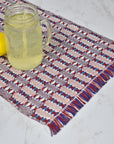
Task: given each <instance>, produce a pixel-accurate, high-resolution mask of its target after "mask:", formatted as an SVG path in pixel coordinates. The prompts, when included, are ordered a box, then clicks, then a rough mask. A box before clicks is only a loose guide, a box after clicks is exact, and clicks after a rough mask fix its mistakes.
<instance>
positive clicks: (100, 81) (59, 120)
mask: <svg viewBox="0 0 114 144" xmlns="http://www.w3.org/2000/svg"><path fill="white" fill-rule="evenodd" d="M113 76H114V63H113V64H112V65H110V66H109V67H108V68H107V69H106V70H105V71H104V72H103V73H101V74H100V75H99V76H98V77H97V78H96V79H95V80H94V81H93V82H92V83H90V84H89V86H88V87H87V88H86V89H85V90H84V91H83V92H82V93H81V94H80V95H79V97H77V98H75V99H74V100H73V101H72V102H71V104H70V105H68V106H67V108H66V109H65V110H64V111H63V112H62V113H61V114H60V115H59V116H57V117H56V118H55V119H54V120H53V121H52V122H51V123H49V124H48V127H49V128H50V131H51V135H52V136H53V135H55V134H57V133H58V132H59V131H60V130H61V128H62V127H63V126H64V125H66V124H67V123H68V122H69V121H70V119H72V118H73V117H74V116H75V115H76V113H77V112H78V111H79V110H80V109H81V108H82V107H83V106H84V105H85V104H86V102H88V101H89V100H90V98H91V97H92V96H93V94H96V93H97V92H98V91H99V90H100V89H101V87H103V86H104V85H105V84H106V83H107V81H108V80H109V79H110V78H111V77H113ZM81 99H82V100H84V101H85V102H84V101H82V100H81Z"/></svg>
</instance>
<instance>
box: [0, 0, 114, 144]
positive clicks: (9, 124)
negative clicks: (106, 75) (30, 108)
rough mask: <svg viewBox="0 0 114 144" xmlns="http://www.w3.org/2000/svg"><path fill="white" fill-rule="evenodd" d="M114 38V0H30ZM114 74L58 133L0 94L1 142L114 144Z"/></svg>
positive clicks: (1, 143) (5, 143) (20, 143)
mask: <svg viewBox="0 0 114 144" xmlns="http://www.w3.org/2000/svg"><path fill="white" fill-rule="evenodd" d="M29 1H31V2H33V3H34V4H36V5H38V6H40V7H41V8H44V9H47V10H49V11H52V12H54V13H55V14H57V15H60V16H62V17H65V18H67V19H69V20H71V21H73V22H75V23H77V24H79V25H82V26H85V27H87V28H89V29H91V30H93V31H95V32H97V33H99V34H101V35H104V36H106V37H108V38H110V39H113V40H114V28H113V25H114V1H113V0H108V2H107V0H86V1H85V0H80V1H79V0H70V1H68V0H64V1H63V0H41V1H40V0H39V1H38V0H29ZM113 89H114V78H113V79H111V80H109V81H108V83H107V84H106V85H105V86H104V87H103V88H102V89H101V90H100V91H99V92H98V93H97V94H96V95H95V96H94V97H93V98H92V99H91V100H90V101H89V103H87V104H86V105H85V106H84V107H83V108H82V109H81V110H80V112H79V113H78V114H77V115H76V116H75V117H74V118H73V119H72V120H71V121H70V122H69V123H68V124H67V125H66V126H65V127H64V128H63V129H62V130H61V131H60V132H59V133H58V134H57V135H55V136H53V137H51V135H50V131H49V129H48V127H46V126H43V125H41V124H40V123H38V122H36V121H34V120H32V119H30V118H28V117H26V116H25V115H23V114H21V113H20V112H18V111H17V110H16V109H15V108H14V107H13V106H12V105H11V104H9V103H8V102H6V101H5V100H4V99H3V98H1V97H0V144H15V143H16V144H46V143H47V144H69V143H71V144H108V143H109V144H113V143H114V104H113V103H114V96H113V95H114V94H113V93H114V90H113Z"/></svg>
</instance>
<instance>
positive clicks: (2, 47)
mask: <svg viewBox="0 0 114 144" xmlns="http://www.w3.org/2000/svg"><path fill="white" fill-rule="evenodd" d="M5 54H6V42H5V34H4V33H2V32H0V56H3V55H5Z"/></svg>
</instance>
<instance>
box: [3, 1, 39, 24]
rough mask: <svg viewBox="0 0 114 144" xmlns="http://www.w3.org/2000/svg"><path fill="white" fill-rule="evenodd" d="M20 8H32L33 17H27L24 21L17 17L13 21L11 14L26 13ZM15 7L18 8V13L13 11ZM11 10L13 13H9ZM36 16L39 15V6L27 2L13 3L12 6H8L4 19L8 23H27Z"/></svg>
mask: <svg viewBox="0 0 114 144" xmlns="http://www.w3.org/2000/svg"><path fill="white" fill-rule="evenodd" d="M19 8H21V9H22V8H23V10H25V9H27V8H28V10H30V9H32V10H33V12H34V13H33V14H32V15H33V17H29V18H25V19H24V21H22V19H18V20H17V19H16V20H13V21H11V20H10V17H11V16H13V15H15V14H22V13H24V12H22V11H21V12H19V11H20V9H19ZM15 9H17V11H16V13H13V12H14V10H15ZM10 12H11V14H12V15H9V13H10ZM36 16H38V10H37V8H36V7H35V6H34V5H32V4H25V3H16V4H12V5H10V6H8V7H7V8H6V10H5V17H4V20H5V21H7V22H8V23H22V22H23V23H24V24H25V23H28V22H30V21H32V20H33V19H34V17H36Z"/></svg>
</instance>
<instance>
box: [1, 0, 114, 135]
mask: <svg viewBox="0 0 114 144" xmlns="http://www.w3.org/2000/svg"><path fill="white" fill-rule="evenodd" d="M20 1H21V2H24V3H26V1H23V0H18V1H17V0H1V1H0V31H3V27H4V11H5V8H6V7H7V6H9V5H11V4H12V3H16V2H20ZM37 8H38V11H39V15H40V17H41V18H47V19H48V20H49V21H50V23H51V26H52V38H51V42H50V44H49V46H48V47H46V48H44V58H43V61H42V63H41V65H39V66H38V67H36V68H35V69H33V70H30V71H19V70H16V69H15V68H13V67H12V66H11V65H10V64H9V62H8V60H7V57H6V56H3V57H0V96H2V97H3V98H4V99H6V100H7V101H8V102H10V103H11V104H12V105H14V106H15V107H16V108H17V109H18V110H19V111H20V112H22V113H23V114H25V115H27V116H29V117H30V118H32V119H34V120H36V121H38V122H40V123H41V124H44V125H47V126H48V127H49V128H50V130H51V134H52V135H54V134H57V133H58V132H59V131H60V130H61V128H62V127H64V125H66V124H67V123H68V122H69V121H70V119H72V118H73V117H74V116H75V115H76V113H77V112H78V111H79V110H80V109H81V108H82V107H83V106H84V105H85V104H86V103H87V102H88V101H89V100H90V99H91V97H92V96H93V95H94V94H96V93H97V92H98V91H99V89H101V87H102V86H103V85H104V84H106V82H107V81H108V80H109V79H110V78H111V77H113V76H114V41H112V40H110V39H108V38H106V37H103V36H101V35H99V34H97V33H95V32H93V31H91V30H89V29H87V28H85V27H83V26H80V25H77V24H75V23H73V22H71V21H69V20H67V19H64V18H62V17H60V16H57V15H55V14H53V13H51V12H49V11H46V10H43V9H41V8H39V7H37ZM43 29H44V30H45V27H43Z"/></svg>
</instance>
